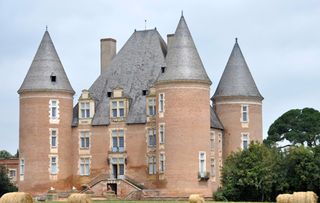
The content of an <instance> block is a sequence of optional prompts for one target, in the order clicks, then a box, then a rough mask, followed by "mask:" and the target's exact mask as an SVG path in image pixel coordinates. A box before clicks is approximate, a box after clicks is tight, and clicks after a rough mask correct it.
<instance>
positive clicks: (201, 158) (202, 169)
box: [199, 152, 206, 177]
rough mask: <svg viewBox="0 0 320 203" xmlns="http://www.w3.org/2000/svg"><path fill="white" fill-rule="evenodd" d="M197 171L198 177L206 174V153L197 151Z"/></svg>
mask: <svg viewBox="0 0 320 203" xmlns="http://www.w3.org/2000/svg"><path fill="white" fill-rule="evenodd" d="M199 173H200V177H204V176H205V175H206V153H205V152H199Z"/></svg>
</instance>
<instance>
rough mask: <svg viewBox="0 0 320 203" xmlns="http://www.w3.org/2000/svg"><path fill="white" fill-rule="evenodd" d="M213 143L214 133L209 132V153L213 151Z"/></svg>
mask: <svg viewBox="0 0 320 203" xmlns="http://www.w3.org/2000/svg"><path fill="white" fill-rule="evenodd" d="M214 141H215V133H214V132H211V133H210V148H211V151H213V150H214V145H215V143H214Z"/></svg>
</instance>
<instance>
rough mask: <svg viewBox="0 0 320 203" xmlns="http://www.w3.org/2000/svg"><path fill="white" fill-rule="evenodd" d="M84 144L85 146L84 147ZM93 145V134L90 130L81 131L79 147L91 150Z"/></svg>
mask: <svg viewBox="0 0 320 203" xmlns="http://www.w3.org/2000/svg"><path fill="white" fill-rule="evenodd" d="M82 140H83V141H82ZM82 143H84V145H82ZM90 145H91V133H90V131H88V130H85V131H80V135H79V146H80V149H90Z"/></svg>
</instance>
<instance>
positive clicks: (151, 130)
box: [148, 128, 157, 147]
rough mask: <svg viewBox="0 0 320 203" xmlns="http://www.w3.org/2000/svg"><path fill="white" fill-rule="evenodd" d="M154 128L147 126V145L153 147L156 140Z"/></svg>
mask: <svg viewBox="0 0 320 203" xmlns="http://www.w3.org/2000/svg"><path fill="white" fill-rule="evenodd" d="M156 140H157V139H156V129H155V128H149V129H148V146H149V147H155V146H156V144H157V141H156Z"/></svg>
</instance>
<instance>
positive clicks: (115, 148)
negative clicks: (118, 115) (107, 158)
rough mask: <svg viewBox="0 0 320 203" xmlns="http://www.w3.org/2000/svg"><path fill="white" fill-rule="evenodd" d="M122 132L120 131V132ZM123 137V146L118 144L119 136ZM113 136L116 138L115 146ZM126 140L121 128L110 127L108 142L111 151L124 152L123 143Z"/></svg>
mask: <svg viewBox="0 0 320 203" xmlns="http://www.w3.org/2000/svg"><path fill="white" fill-rule="evenodd" d="M121 132H122V133H121ZM121 137H122V138H123V146H122V147H121V146H120V138H121ZM113 138H116V139H117V146H114V145H113V144H114V143H113ZM125 142H126V140H125V130H124V129H122V128H114V129H111V142H110V146H111V151H112V152H124V151H125V146H126V144H125Z"/></svg>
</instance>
